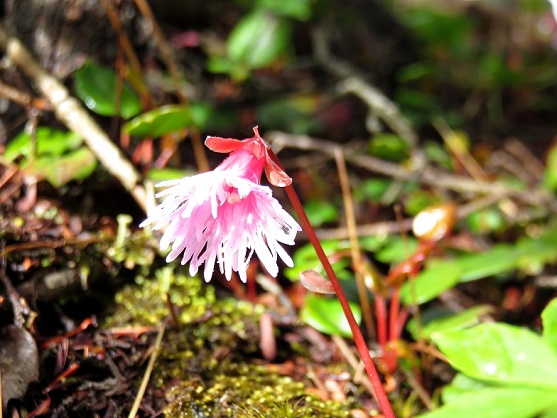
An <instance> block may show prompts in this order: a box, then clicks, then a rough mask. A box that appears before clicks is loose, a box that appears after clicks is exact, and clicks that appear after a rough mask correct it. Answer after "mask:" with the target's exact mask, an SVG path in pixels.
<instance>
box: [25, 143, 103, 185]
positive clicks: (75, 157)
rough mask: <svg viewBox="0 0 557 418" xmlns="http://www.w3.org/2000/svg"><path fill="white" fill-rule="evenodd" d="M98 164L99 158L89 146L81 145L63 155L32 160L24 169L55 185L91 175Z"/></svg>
mask: <svg viewBox="0 0 557 418" xmlns="http://www.w3.org/2000/svg"><path fill="white" fill-rule="evenodd" d="M96 166H97V160H96V158H95V156H94V155H93V153H92V152H91V151H90V150H89V148H86V147H81V148H78V149H76V150H73V151H70V152H68V153H66V154H64V155H63V156H62V157H54V156H50V155H49V156H44V157H40V158H37V159H35V160H33V161H31V162H30V163H29V164H28V165H26V166H25V168H24V170H25V171H26V172H28V173H31V174H33V175H35V176H36V177H37V178H38V179H39V180H42V179H45V180H47V181H48V182H49V183H50V184H52V185H53V186H55V187H60V186H62V185H64V184H66V183H68V182H69V181H72V180H82V179H85V178H87V177H89V176H90V175H91V174H92V173H93V171H95V168H96Z"/></svg>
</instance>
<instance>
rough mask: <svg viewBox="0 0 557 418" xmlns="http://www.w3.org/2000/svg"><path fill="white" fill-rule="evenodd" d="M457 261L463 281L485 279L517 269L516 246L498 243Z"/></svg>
mask: <svg viewBox="0 0 557 418" xmlns="http://www.w3.org/2000/svg"><path fill="white" fill-rule="evenodd" d="M456 263H457V264H458V265H459V266H460V268H461V271H462V277H461V282H469V281H473V280H478V279H483V278H484V277H488V276H493V275H496V274H500V273H504V272H508V271H510V270H513V269H515V268H516V248H515V247H513V246H511V245H506V244H498V245H494V246H493V247H492V248H491V249H490V250H488V251H484V252H482V253H476V254H466V255H462V256H460V257H458V259H457V260H456Z"/></svg>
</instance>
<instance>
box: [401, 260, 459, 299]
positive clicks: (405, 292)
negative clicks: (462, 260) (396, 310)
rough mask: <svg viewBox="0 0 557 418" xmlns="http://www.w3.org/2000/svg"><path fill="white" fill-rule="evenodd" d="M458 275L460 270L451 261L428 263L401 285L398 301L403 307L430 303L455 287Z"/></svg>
mask: <svg viewBox="0 0 557 418" xmlns="http://www.w3.org/2000/svg"><path fill="white" fill-rule="evenodd" d="M460 275H461V269H460V267H459V266H458V265H457V264H456V263H454V262H453V261H450V260H449V261H437V260H436V261H435V262H430V263H428V266H427V268H426V269H425V270H423V271H422V272H420V273H419V274H418V275H417V276H416V277H415V278H414V279H410V280H408V281H407V282H405V283H404V284H403V285H402V287H401V289H400V300H401V301H402V302H403V303H404V304H405V305H413V304H421V303H424V302H427V301H430V300H431V299H433V298H435V297H437V296H439V295H440V294H441V293H443V292H444V291H445V290H448V289H450V288H452V287H453V286H454V285H456V284H457V283H458V281H459V279H460Z"/></svg>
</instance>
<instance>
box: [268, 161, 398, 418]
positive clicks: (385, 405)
mask: <svg viewBox="0 0 557 418" xmlns="http://www.w3.org/2000/svg"><path fill="white" fill-rule="evenodd" d="M269 154H270V156H271V158H272V159H273V160H274V162H276V163H277V164H280V163H279V161H278V158H277V157H276V155H275V154H274V153H273V152H272V151H271V150H269ZM285 190H286V194H287V195H288V198H289V199H290V201H291V202H292V206H293V207H294V210H295V211H296V214H297V215H298V217H299V219H300V223H301V224H302V227H303V228H304V230H305V231H306V233H307V235H308V238H309V240H310V242H311V243H312V245H313V248H314V249H315V252H316V253H317V256H318V257H319V261H320V262H321V264H323V268H324V269H325V272H326V273H327V276H328V277H329V280H330V281H331V284H332V285H333V289H334V290H335V293H336V295H337V298H338V300H339V302H340V305H341V307H342V310H343V312H344V315H345V316H346V319H347V320H348V324H349V325H350V330H351V331H352V336H353V337H354V343H355V344H356V348H357V349H358V352H359V354H360V358H361V359H362V362H363V363H364V366H365V369H366V372H367V375H368V376H369V379H370V380H371V384H372V386H373V390H374V391H375V396H376V397H377V401H378V402H379V407H380V408H381V410H382V412H383V415H384V416H385V418H395V415H394V413H393V409H392V407H391V404H390V402H389V398H388V397H387V394H386V393H385V390H384V389H383V384H382V383H381V379H380V378H379V374H378V373H377V369H376V368H375V364H373V360H372V359H371V356H370V355H369V349H368V347H367V344H366V342H365V340H364V337H363V335H362V332H361V330H360V328H359V327H358V323H357V322H356V320H355V319H354V314H353V313H352V309H350V305H349V304H348V300H347V299H346V295H345V294H344V291H343V290H342V287H341V285H340V282H339V280H338V278H337V276H336V274H335V271H334V270H333V267H332V266H331V263H329V259H328V258H327V256H326V255H325V252H324V251H323V247H321V243H320V242H319V239H318V238H317V235H316V234H315V231H314V229H313V227H312V226H311V224H310V222H309V220H308V218H307V216H306V213H305V211H304V208H303V207H302V203H301V202H300V199H299V198H298V195H297V194H296V191H295V190H294V187H292V185H289V186H286V187H285Z"/></svg>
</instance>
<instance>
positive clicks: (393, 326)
mask: <svg viewBox="0 0 557 418" xmlns="http://www.w3.org/2000/svg"><path fill="white" fill-rule="evenodd" d="M399 314H400V289H399V288H398V287H396V288H395V289H394V290H393V295H392V297H391V304H390V306H389V341H392V340H396V339H398V337H399V336H398V335H397V328H398V316H399Z"/></svg>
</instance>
